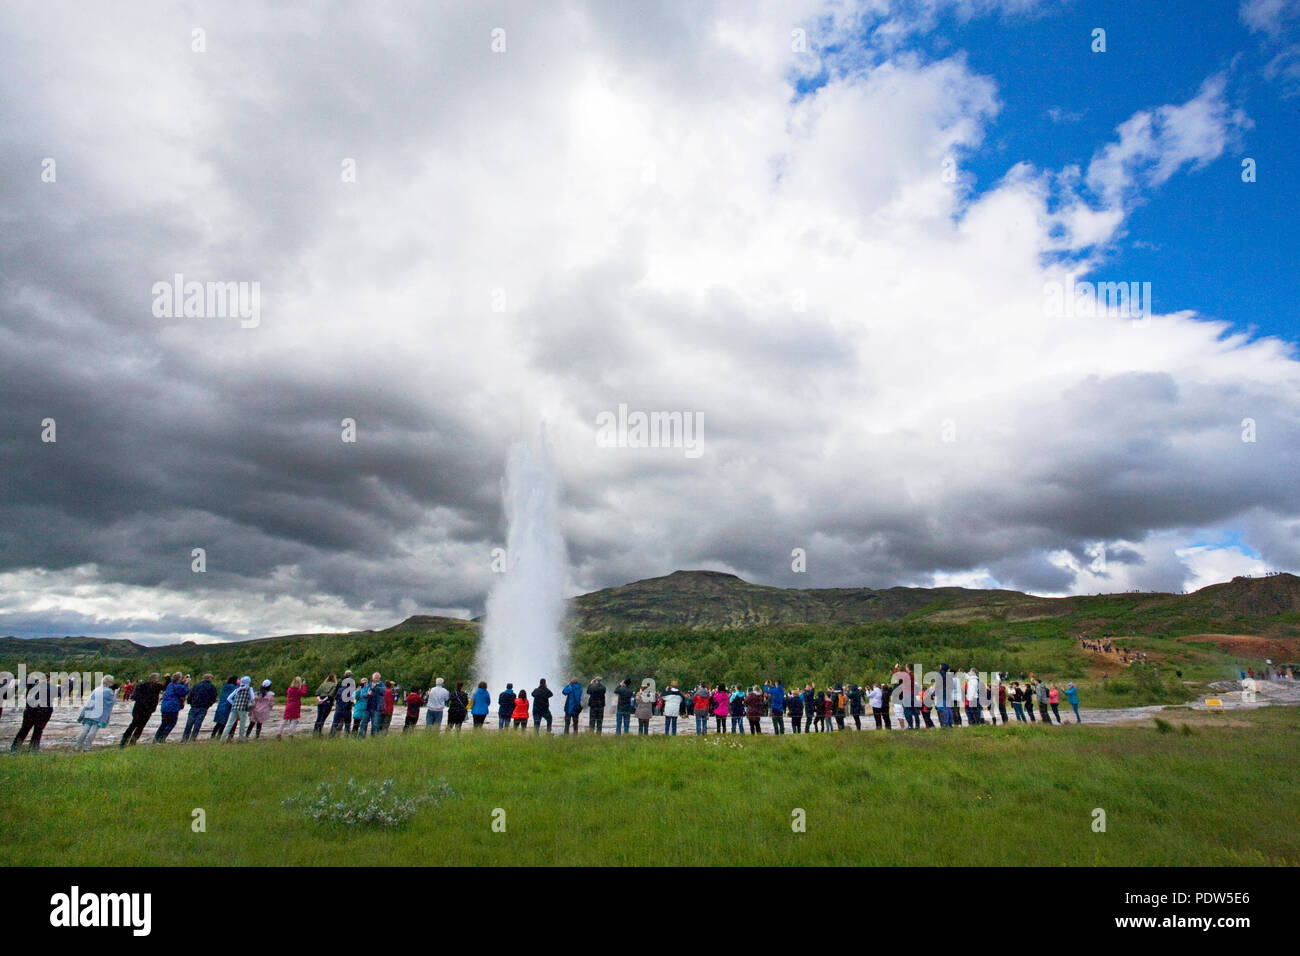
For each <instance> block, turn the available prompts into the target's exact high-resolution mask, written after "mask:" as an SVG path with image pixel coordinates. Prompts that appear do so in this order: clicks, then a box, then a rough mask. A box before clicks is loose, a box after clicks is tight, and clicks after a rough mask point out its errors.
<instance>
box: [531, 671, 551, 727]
mask: <svg viewBox="0 0 1300 956" xmlns="http://www.w3.org/2000/svg"><path fill="white" fill-rule="evenodd" d="M554 696H555V692H554V691H552V690H551V689H550V688H549V687H547V686H546V678H545V677H542V678H539V679H538V681H537V686H536V687H534V688H533V732H534V733H540V732H541V729H542V721H543V720H544V721H546V732H547V733H548V734H549V733H550V732H551V698H552V697H554Z"/></svg>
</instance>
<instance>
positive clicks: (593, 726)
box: [587, 674, 606, 734]
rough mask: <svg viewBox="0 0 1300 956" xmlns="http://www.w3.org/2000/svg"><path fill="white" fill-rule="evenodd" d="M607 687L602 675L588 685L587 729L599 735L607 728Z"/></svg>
mask: <svg viewBox="0 0 1300 956" xmlns="http://www.w3.org/2000/svg"><path fill="white" fill-rule="evenodd" d="M605 693H606V691H605V685H604V684H602V683H601V682H600V675H599V674H597V675H596V679H595V680H593V681H592V682H591V683H590V684H588V685H587V729H588V730H589V731H591V732H592V733H595V734H599V733H600V732H601V731H602V730H604V728H605Z"/></svg>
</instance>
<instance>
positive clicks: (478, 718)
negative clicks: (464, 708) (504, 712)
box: [470, 680, 492, 730]
mask: <svg viewBox="0 0 1300 956" xmlns="http://www.w3.org/2000/svg"><path fill="white" fill-rule="evenodd" d="M490 713H492V695H491V694H489V693H488V685H487V681H485V680H481V681H479V682H478V687H476V688H474V703H473V704H472V705H471V709H470V714H471V716H473V718H474V729H475V730H481V729H482V728H483V723H484V721H486V720H487V716H488V714H490Z"/></svg>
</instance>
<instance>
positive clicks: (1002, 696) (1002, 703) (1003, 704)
mask: <svg viewBox="0 0 1300 956" xmlns="http://www.w3.org/2000/svg"><path fill="white" fill-rule="evenodd" d="M998 716H999V717H1001V718H1002V724H1003V726H1006V723H1007V685H1006V684H1004V683H1002V681H998Z"/></svg>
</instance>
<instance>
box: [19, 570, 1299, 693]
mask: <svg viewBox="0 0 1300 956" xmlns="http://www.w3.org/2000/svg"><path fill="white" fill-rule="evenodd" d="M569 624H570V631H571V636H572V640H571V655H570V660H571V665H572V669H573V672H574V673H575V674H576V675H578V676H580V677H582V678H583V679H587V678H590V677H593V676H595V675H596V674H604V675H607V676H608V675H613V674H618V675H624V676H637V677H639V676H646V675H654V676H657V677H658V678H660V679H661V680H662V679H666V678H674V679H678V680H691V681H694V680H698V679H700V678H701V677H705V676H707V677H708V679H709V680H711V681H717V680H725V681H726V682H728V683H745V682H752V681H753V680H755V679H760V678H761V677H764V676H774V675H778V674H779V675H781V676H783V677H784V678H785V679H786V680H787V681H790V682H803V681H810V680H811V681H815V682H817V683H818V684H819V685H822V686H824V685H825V683H826V682H827V681H829V680H850V679H858V680H861V679H865V677H866V675H868V674H871V673H876V674H880V673H888V670H889V667H890V666H891V664H892V663H895V662H899V661H903V660H910V661H913V662H922V663H925V664H930V665H934V664H937V663H938V662H939V661H941V660H951V661H953V662H956V661H957V660H960V661H961V662H962V664H963V666H975V667H977V668H978V669H980V670H1012V671H1014V672H1016V673H1022V672H1028V671H1034V672H1036V673H1039V674H1041V675H1043V676H1049V675H1050V676H1052V677H1056V678H1059V679H1071V680H1075V681H1079V682H1082V684H1081V686H1082V687H1084V688H1085V689H1086V690H1087V691H1088V692H1089V693H1090V694H1092V695H1093V696H1092V697H1091V698H1090V699H1091V701H1092V703H1093V704H1094V705H1097V706H1102V705H1103V703H1104V702H1105V701H1109V702H1110V704H1111V705H1119V704H1135V703H1139V702H1140V703H1159V702H1168V701H1173V700H1183V699H1187V697H1188V696H1189V695H1194V694H1195V692H1196V691H1195V686H1196V684H1195V683H1193V684H1188V683H1186V681H1188V680H1190V681H1193V682H1204V681H1210V680H1218V679H1222V678H1225V677H1230V676H1232V675H1233V674H1235V671H1236V667H1237V666H1238V665H1239V664H1245V663H1246V662H1251V663H1255V664H1262V662H1263V656H1264V655H1263V654H1262V653H1261V654H1259V655H1255V654H1251V653H1248V652H1246V651H1243V650H1242V649H1243V648H1245V649H1246V650H1247V651H1248V650H1249V642H1246V643H1241V642H1238V643H1237V644H1235V645H1232V646H1225V645H1222V644H1220V645H1219V646H1216V644H1215V642H1214V641H1213V640H1209V639H1206V638H1205V637H1204V636H1205V635H1224V634H1229V635H1255V636H1258V637H1261V638H1268V639H1272V640H1290V639H1294V638H1296V637H1300V578H1296V577H1295V576H1294V575H1289V574H1280V575H1275V576H1271V577H1267V578H1253V579H1252V578H1236V579H1234V580H1232V581H1229V582H1226V583H1223V584H1216V585H1212V586H1210V587H1207V588H1203V589H1201V590H1200V591H1196V592H1194V593H1193V594H1152V593H1131V594H1108V595H1095V596H1076V597H1067V598H1043V597H1037V596H1034V595H1029V594H1022V593H1020V592H1018V591H1006V590H978V589H968V588H952V587H949V588H907V587H895V588H886V589H881V590H874V589H871V588H813V589H796V588H777V587H768V586H764V585H757V584H751V583H749V582H747V581H744V580H743V579H741V578H739V577H736V576H735V575H732V574H724V573H721V572H716V571H677V572H674V573H672V574H669V575H665V576H663V577H658V578H650V579H647V580H644V581H637V582H634V583H632V584H627V585H623V586H621V587H615V588H606V589H603V590H600V591H594V592H592V593H590V594H585V595H582V596H581V597H578V598H576V599H574V601H573V602H572V605H571V614H570V620H569ZM1085 633H1086V634H1091V635H1093V636H1098V635H1102V634H1107V633H1111V634H1116V635H1120V636H1122V639H1123V641H1124V643H1125V645H1129V646H1132V647H1133V648H1135V649H1138V650H1141V651H1143V652H1145V653H1147V654H1148V655H1149V658H1150V660H1151V661H1152V662H1153V664H1158V663H1165V662H1167V663H1169V664H1170V665H1172V669H1173V670H1181V671H1182V672H1183V674H1181V675H1177V677H1185V678H1186V680H1180V679H1176V676H1175V675H1171V674H1170V673H1169V672H1168V671H1167V670H1166V671H1165V673H1164V675H1163V676H1161V675H1160V674H1155V673H1153V674H1136V673H1129V672H1125V671H1121V670H1120V669H1119V665H1118V664H1116V663H1115V662H1114V661H1104V660H1098V659H1095V658H1093V657H1091V656H1089V655H1088V654H1087V653H1085V652H1084V651H1083V650H1082V649H1081V648H1080V647H1079V645H1078V642H1077V638H1078V636H1079V635H1081V634H1085ZM1198 636H1199V637H1198ZM478 638H479V625H478V624H476V623H475V622H472V621H465V620H461V619H458V618H447V617H432V616H415V617H411V618H408V619H406V620H405V621H402V622H400V623H398V624H395V625H393V626H391V627H387V628H384V629H382V630H377V631H369V630H367V631H352V632H348V633H342V634H292V635H284V636H279V637H266V638H259V639H255V640H248V641H240V642H232V643H219V644H195V643H193V642H187V643H184V644H173V645H167V646H162V647H145V646H143V645H140V644H137V643H135V642H133V641H126V640H107V639H102V638H93V637H67V638H43V639H35V640H19V639H17V638H3V639H0V669H4V670H9V671H16V670H17V668H18V665H19V664H20V663H22V664H25V665H26V667H27V668H28V669H29V670H67V671H73V670H75V671H92V672H93V671H99V672H103V673H112V674H114V675H116V676H118V677H127V676H132V677H139V676H141V675H144V674H147V673H149V671H151V670H157V671H159V672H163V671H171V670H181V671H184V672H187V673H191V674H202V673H205V672H208V671H210V672H212V673H213V674H214V675H216V676H217V677H218V678H223V677H225V676H228V675H230V674H252V675H258V676H259V677H269V678H270V679H271V680H272V681H273V682H274V683H275V685H276V686H277V687H281V688H282V687H283V686H284V685H285V684H287V683H288V681H289V680H291V679H292V678H293V677H295V676H297V675H302V676H303V677H305V678H306V679H307V680H308V681H309V682H315V681H318V680H320V679H321V678H322V677H324V676H325V675H326V674H329V673H342V671H343V670H344V669H351V670H353V671H354V672H356V673H358V674H361V673H370V672H373V671H375V670H378V671H380V672H381V673H383V674H384V675H385V676H386V677H392V678H394V679H396V680H398V681H400V682H401V683H403V684H404V685H406V686H415V685H419V686H427V685H428V684H429V683H430V682H431V680H432V677H433V676H434V675H437V676H443V677H445V678H446V679H447V680H448V681H455V680H469V679H477V678H476V677H475V676H474V667H473V661H474V653H475V650H476V648H477V645H478ZM1179 638H1187V639H1188V640H1186V641H1180V640H1178V639H1179ZM1261 646H1263V645H1261ZM521 676H525V675H521ZM537 676H541V675H527V676H526V679H527V680H535V679H536V677H537ZM564 676H568V675H564ZM1116 677H1119V678H1121V679H1119V680H1112V679H1111V678H1116ZM553 679H555V680H562V679H563V677H555V678H553Z"/></svg>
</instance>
